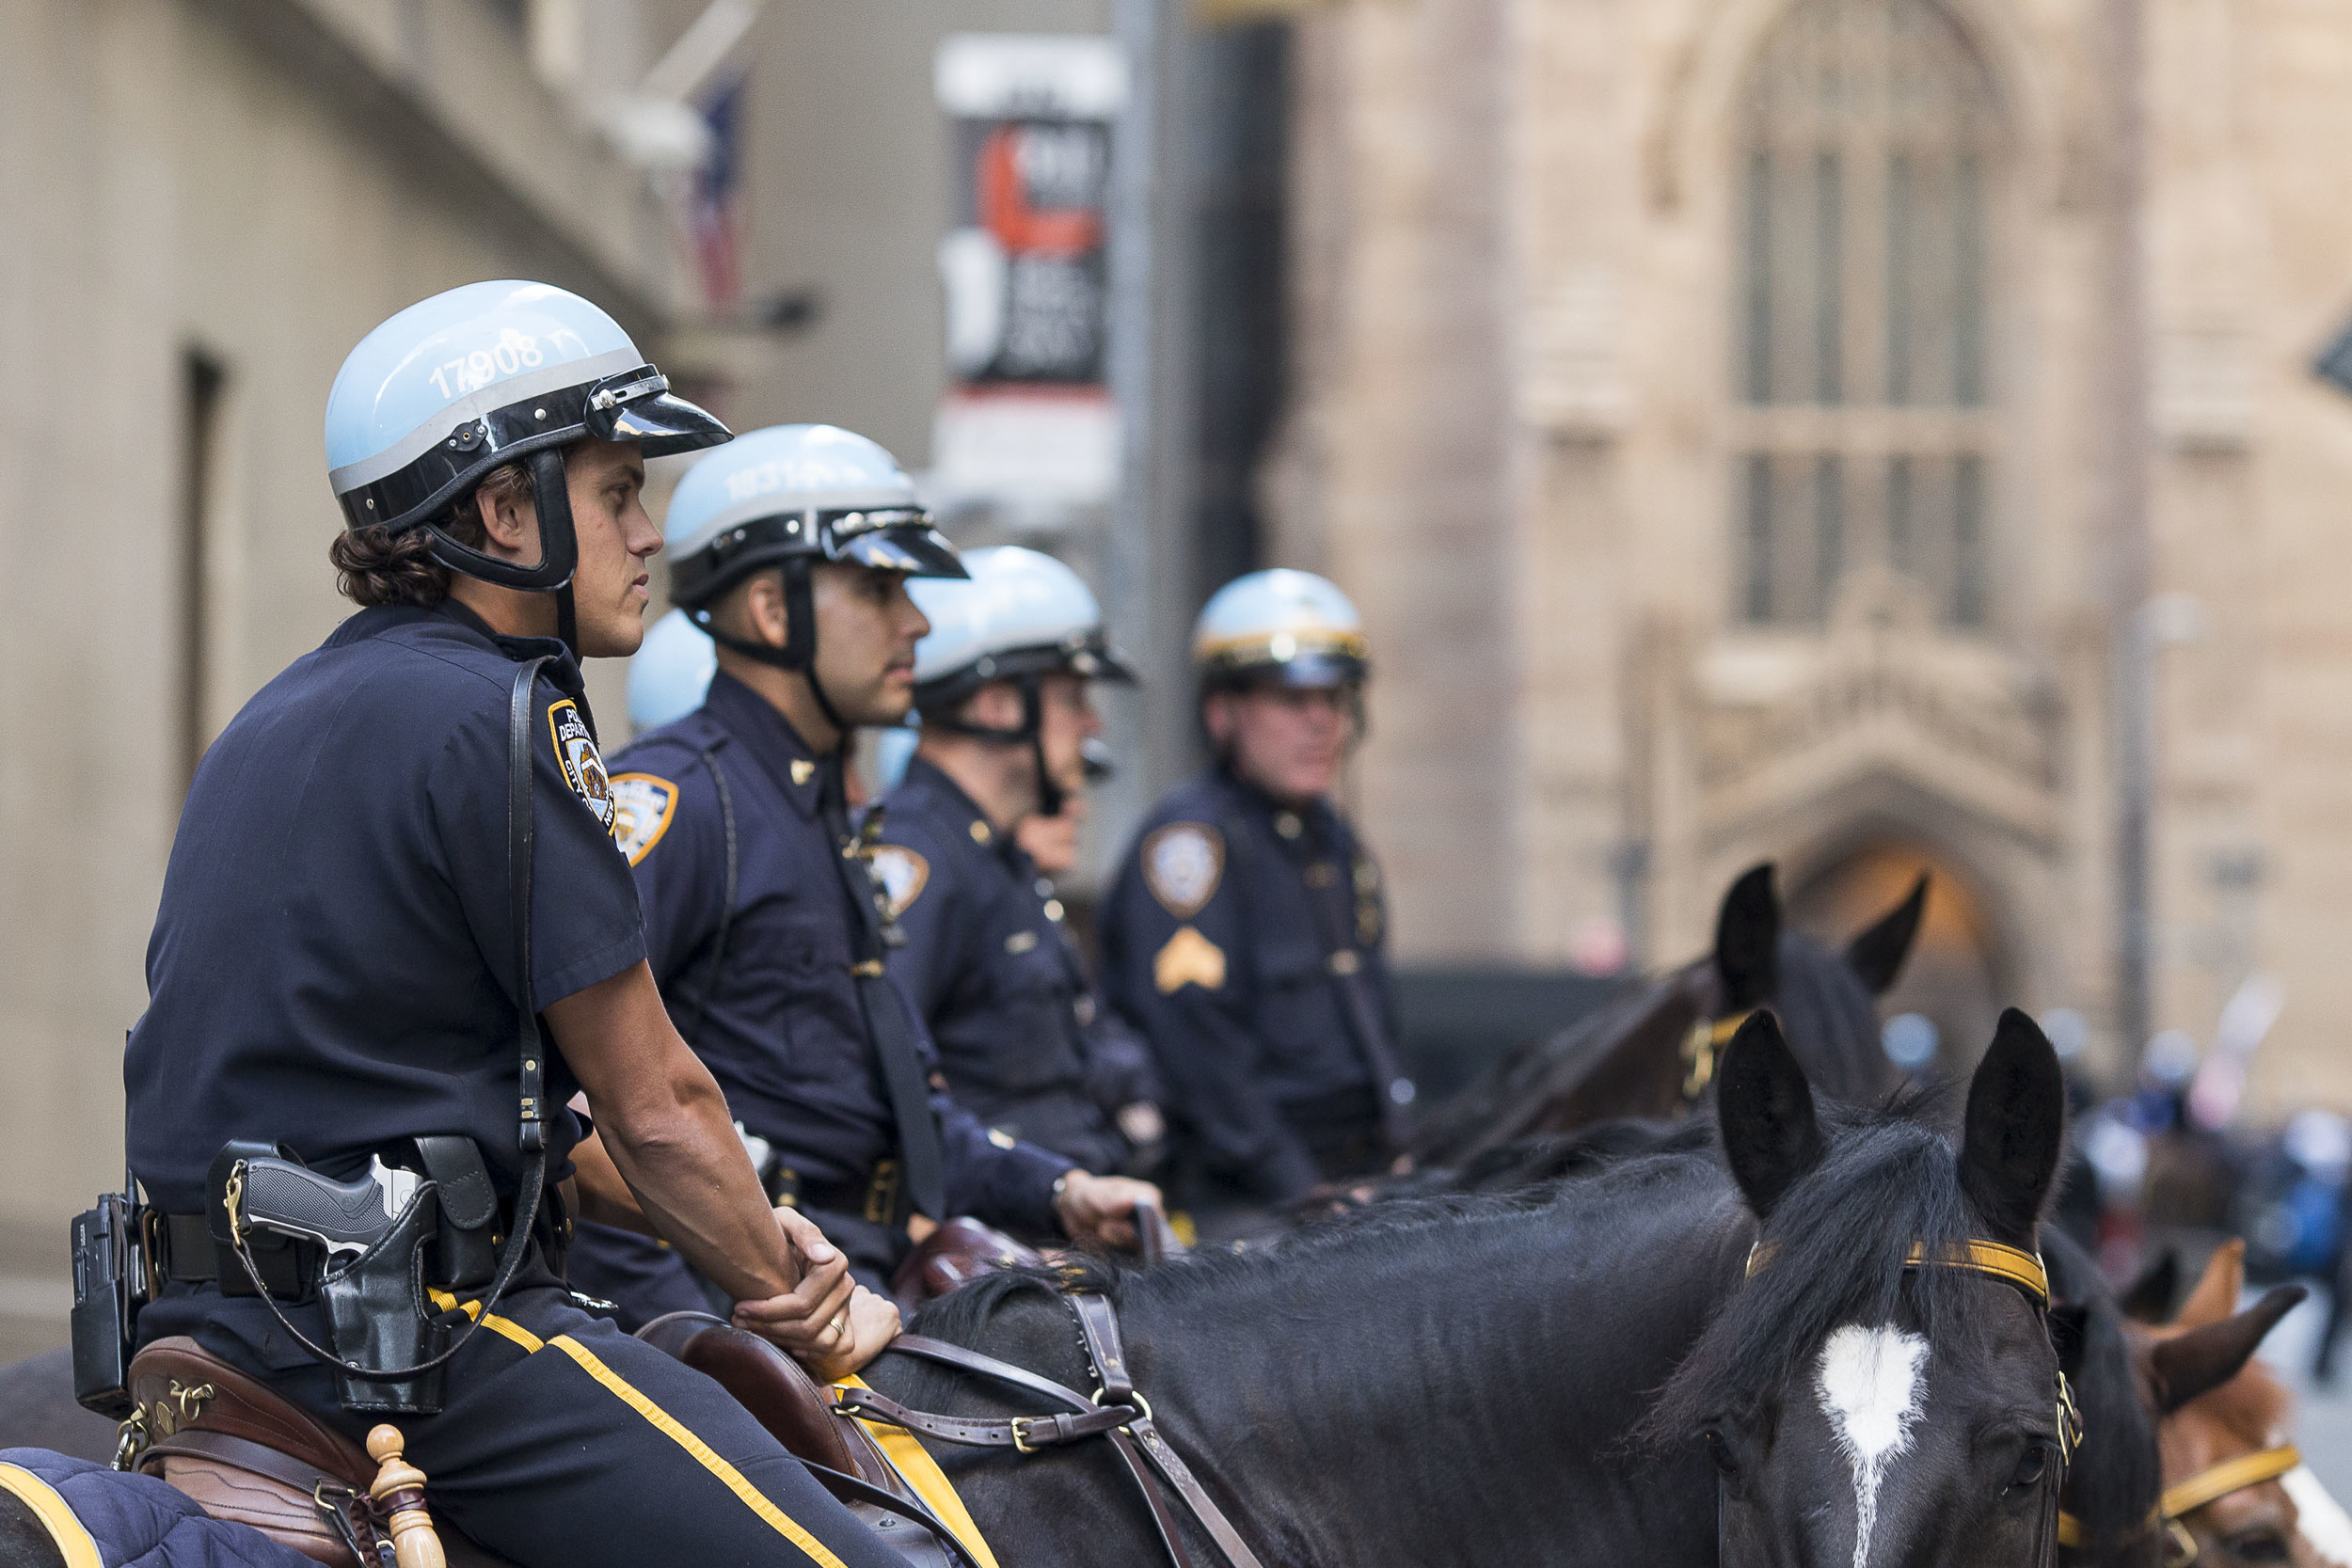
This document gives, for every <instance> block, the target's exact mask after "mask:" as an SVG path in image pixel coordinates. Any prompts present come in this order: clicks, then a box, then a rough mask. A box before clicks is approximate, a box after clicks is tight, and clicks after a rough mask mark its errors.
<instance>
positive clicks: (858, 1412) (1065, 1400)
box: [828, 1291, 1263, 1568]
mask: <svg viewBox="0 0 2352 1568" xmlns="http://www.w3.org/2000/svg"><path fill="white" fill-rule="evenodd" d="M1062 1301H1063V1303H1064V1304H1065V1305H1067V1306H1068V1307H1069V1308H1070V1310H1071V1312H1072V1314H1073V1316H1074V1317H1076V1319H1077V1320H1078V1337H1079V1339H1080V1340H1081V1342H1083V1343H1084V1345H1085V1346H1086V1353H1087V1360H1088V1363H1089V1369H1090V1370H1091V1371H1092V1373H1093V1376H1094V1385H1095V1386H1094V1392H1093V1393H1092V1394H1090V1395H1089V1394H1081V1393H1079V1392H1078V1391H1077V1390H1075V1389H1074V1388H1066V1387H1064V1386H1061V1385H1060V1384H1058V1383H1056V1382H1054V1381H1053V1380H1052V1379H1051V1378H1046V1377H1041V1376H1039V1375H1038V1374H1037V1373H1035V1372H1032V1371H1029V1370H1026V1369H1025V1368H1021V1367H1016V1366H1014V1365H1012V1364H1011V1363H1010V1362H1008V1361H999V1360H997V1359H996V1358H995V1357H994V1356H992V1355H983V1354H980V1353H979V1352H978V1351H976V1350H966V1349H965V1348H964V1347H963V1346H961V1345H951V1344H949V1343H947V1342H946V1340H943V1339H930V1338H924V1337H923V1336H921V1335H919V1334H901V1335H899V1336H898V1338H896V1339H894V1340H892V1341H891V1342H890V1345H889V1347H888V1350H887V1351H885V1352H884V1354H888V1353H889V1351H896V1352H898V1353H899V1354H905V1355H913V1356H916V1357H919V1358H920V1359H922V1360H925V1361H932V1362H937V1363H938V1364H939V1365H941V1366H944V1367H955V1368H958V1369H960V1370H963V1371H967V1372H973V1373H976V1374H977V1375H978V1376H981V1377H986V1378H992V1379H993V1380H994V1381H996V1382H998V1383H1006V1384H1010V1385H1011V1386H1014V1387H1016V1388H1025V1389H1027V1390H1028V1391H1029V1392H1031V1393H1033V1394H1039V1395H1042V1396H1043V1397H1044V1398H1046V1399H1049V1400H1052V1401H1054V1402H1056V1403H1057V1404H1063V1405H1067V1406H1068V1407H1069V1408H1068V1409H1067V1410H1066V1411H1057V1412H1055V1413H1053V1414H1051V1415H1043V1416H1013V1417H1009V1418H1006V1417H969V1416H942V1415H938V1414H936V1413H934V1412H931V1411H928V1410H910V1409H908V1408H907V1407H906V1406H905V1405H903V1404H900V1403H899V1402H898V1401H897V1400H894V1399H892V1398H891V1397H890V1396H889V1395H887V1394H882V1393H878V1392H876V1391H875V1390H873V1389H871V1388H859V1387H837V1388H834V1389H831V1390H829V1391H828V1394H829V1402H830V1403H831V1405H832V1408H833V1413H834V1415H836V1416H840V1417H843V1418H850V1419H855V1420H865V1421H882V1422H886V1423H888V1424H889V1425H891V1426H897V1427H903V1428H905V1429H906V1430H907V1431H909V1432H912V1433H919V1434H921V1435H923V1436H926V1437H935V1438H937V1439H939V1440H940V1441H941V1442H943V1443H957V1444H961V1445H963V1446H965V1447H967V1448H987V1449H1012V1450H1013V1451H1014V1452H1016V1453H1021V1454H1032V1453H1038V1452H1040V1451H1041V1450H1043V1449H1049V1448H1057V1447H1059V1446H1060V1445H1062V1444H1065V1443H1074V1442H1078V1441H1080V1440H1082V1439H1085V1438H1089V1437H1104V1438H1107V1439H1109V1441H1110V1444H1111V1446H1112V1447H1113V1448H1114V1449H1118V1450H1119V1457H1120V1459H1121V1460H1122V1461H1124V1462H1125V1464H1126V1466H1127V1473H1128V1474H1129V1475H1131V1476H1133V1477H1134V1478H1135V1482H1136V1490H1138V1491H1139V1492H1141V1493H1142V1494H1143V1500H1144V1502H1145V1503H1146V1504H1147V1505H1149V1507H1150V1508H1151V1510H1152V1526H1153V1527H1154V1528H1156V1529H1157V1530H1158V1531H1159V1536H1160V1544H1161V1545H1162V1546H1164V1547H1165V1548H1167V1551H1168V1560H1170V1561H1171V1562H1173V1563H1175V1564H1176V1568H1194V1562H1193V1559H1192V1556H1191V1554H1190V1553H1188V1552H1187V1551H1186V1550H1185V1549H1184V1537H1183V1532H1182V1528H1181V1526H1180V1525H1179V1522H1178V1520H1177V1518H1176V1516H1175V1514H1174V1513H1172V1512H1171V1511H1170V1510H1169V1508H1168V1497H1167V1496H1166V1493H1165V1492H1164V1491H1163V1488H1162V1486H1161V1485H1159V1484H1157V1483H1155V1482H1154V1481H1153V1473H1154V1472H1157V1475H1158V1478H1159V1481H1162V1482H1165V1483H1166V1491H1167V1492H1173V1493H1174V1494H1175V1496H1176V1497H1177V1498H1178V1500H1180V1501H1182V1502H1183V1503H1184V1506H1185V1507H1186V1508H1187V1509H1188V1510H1189V1511H1190V1512H1191V1514H1192V1517H1193V1520H1194V1522H1195V1523H1197V1524H1198V1525H1200V1528H1201V1529H1202V1530H1203V1531H1204V1532H1206V1533H1207V1535H1208V1537H1209V1539H1210V1540H1211V1541H1213V1542H1215V1543H1216V1548H1217V1551H1218V1552H1219V1553H1220V1554H1221V1555H1222V1556H1223V1558H1224V1560H1225V1561H1226V1562H1227V1563H1228V1564H1229V1565H1230V1568H1263V1565H1262V1564H1261V1563H1260V1562H1259V1561H1258V1558H1257V1554H1255V1553H1254V1552H1252V1551H1250V1549H1249V1547H1248V1544H1247V1543H1246V1542H1244V1541H1243V1540H1242V1538H1241V1535H1240V1532H1239V1531H1237V1530H1235V1529H1234V1528H1233V1526H1232V1521H1231V1520H1229V1519H1227V1518H1226V1517H1225V1513H1224V1511H1223V1510H1221V1509H1219V1508H1218V1507H1217V1506H1216V1501H1215V1500H1214V1499H1212V1498H1211V1497H1210V1496H1209V1495H1208V1493H1207V1492H1206V1491H1204V1490H1202V1488H1201V1485H1200V1481H1199V1480H1198V1479H1197V1478H1196V1477H1195V1476H1194V1475H1193V1473H1192V1471H1191V1469H1190V1467H1188V1466H1187V1465H1185V1464H1184V1460H1183V1459H1182V1458H1181V1457H1179V1456H1178V1454H1177V1452H1176V1450H1175V1449H1172V1448H1170V1447H1168V1439H1167V1438H1165V1437H1163V1436H1161V1435H1160V1430H1159V1428H1158V1427H1157V1426H1155V1425H1154V1424H1153V1423H1152V1405H1151V1403H1150V1402H1149V1401H1147V1400H1146V1399H1145V1398H1144V1397H1143V1395H1142V1394H1141V1393H1140V1392H1139V1391H1138V1390H1137V1389H1136V1386H1135V1382H1134V1380H1133V1378H1132V1377H1131V1376H1130V1375H1129V1373H1128V1370H1127V1355H1126V1351H1125V1350H1124V1348H1123V1347H1122V1346H1121V1344H1120V1337H1119V1316H1118V1314H1117V1313H1116V1312H1115V1311H1114V1310H1113V1309H1112V1307H1111V1304H1110V1298H1108V1297H1107V1296H1104V1295H1100V1294H1097V1293H1095V1292H1093V1291H1071V1292H1069V1293H1067V1294H1065V1295H1064V1296H1063V1297H1062ZM1147 1462H1148V1464H1149V1467H1148V1468H1147Z"/></svg>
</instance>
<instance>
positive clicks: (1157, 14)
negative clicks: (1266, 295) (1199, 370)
mask: <svg viewBox="0 0 2352 1568" xmlns="http://www.w3.org/2000/svg"><path fill="white" fill-rule="evenodd" d="M1113 28H1114V32H1115V36H1116V37H1117V38H1118V40H1119V42H1120V46H1121V48H1122V49H1123V50H1124V51H1125V53H1126V56H1127V72H1128V83H1129V87H1128V93H1127V108H1126V112H1125V114H1124V116H1123V117H1122V119H1120V123H1119V126H1118V132H1117V139H1116V142H1115V144H1114V147H1113V150H1112V154H1111V164H1112V171H1111V228H1110V256H1109V265H1110V335H1111V336H1110V385H1111V395H1112V397H1113V399H1114V400H1115V402H1116V404H1117V405H1118V408H1119V418H1120V444H1121V452H1120V487H1119V499H1118V501H1117V504H1116V505H1115V507H1114V508H1113V512H1112V516H1111V523H1110V531H1109V535H1108V537H1107V539H1106V540H1105V541H1104V551H1103V568H1102V579H1103V580H1102V582H1101V585H1100V586H1101V589H1102V594H1103V608H1104V617H1105V619H1106V621H1107V622H1108V624H1109V626H1110V627H1111V629H1112V631H1113V632H1114V634H1115V635H1116V636H1117V637H1118V638H1119V639H1120V641H1122V642H1123V643H1124V644H1125V645H1126V647H1127V649H1128V651H1129V652H1130V653H1131V654H1132V655H1133V656H1134V657H1135V659H1136V663H1137V665H1138V666H1139V667H1140V669H1141V672H1142V674H1143V679H1144V684H1143V687H1142V689H1140V690H1139V691H1137V692H1136V693H1134V694H1133V695H1131V696H1123V697H1114V698H1113V699H1112V701H1111V702H1110V703H1107V704H1106V705H1105V713H1104V738H1105V740H1107V741H1108V742H1109V744H1110V746H1111V748H1112V751H1113V753H1114V754H1115V755H1116V756H1117V758H1118V760H1119V772H1118V774H1117V776H1116V777H1114V778H1113V779H1111V780H1110V781H1109V782H1108V783H1107V784H1105V785H1104V787H1103V788H1102V789H1101V790H1099V791H1098V792H1097V794H1096V796H1095V811H1096V816H1095V817H1094V820H1093V821H1092V822H1091V823H1090V824H1089V832H1088V859H1089V867H1088V869H1089V873H1090V874H1091V878H1092V879H1094V880H1096V881H1097V883H1098V885H1099V883H1100V880H1101V879H1102V878H1103V877H1104V875H1105V873H1106V872H1107V871H1108V870H1109V869H1110V867H1111V866H1112V865H1113V864H1115V857H1116V856H1117V855H1118V853H1119V851H1120V849H1121V848H1122V847H1124V846H1125V844H1126V841H1127V838H1128V837H1129V835H1130V834H1131V832H1133V830H1134V827H1135V824H1136V821H1137V820H1138V819H1139V818H1140V817H1141V816H1143V814H1144V812H1145V811H1147V810H1149V809H1150V807H1151V804H1152V801H1153V800H1157V799H1158V798H1159V796H1160V794H1161V793H1162V792H1163V791H1165V790H1166V789H1167V787H1168V785H1169V784H1172V783H1173V782H1174V781H1175V779H1176V777H1177V776H1178V774H1179V773H1180V772H1182V771H1183V770H1184V768H1186V767H1187V766H1188V765H1189V764H1190V762H1191V759H1192V748H1193V741H1192V731H1193V721H1192V694H1191V680H1190V673H1189V669H1188V664H1187V658H1186V651H1185V645H1184V637H1185V632H1186V630H1187V626H1188V618H1189V616H1190V614H1191V612H1192V610H1193V606H1194V603H1195V585H1194V584H1193V583H1192V582H1191V580H1190V577H1191V573H1190V571H1189V569H1188V566H1189V562H1190V560H1191V555H1192V552H1191V551H1190V550H1189V549H1188V548H1187V547H1186V541H1187V540H1188V538H1189V536H1190V527H1189V525H1190V501H1189V497H1190V491H1191V486H1190V484H1189V483H1188V471H1189V470H1188V463H1187V459H1188V457H1189V454H1190V451H1191V447H1190V442H1189V430H1190V425H1189V422H1188V420H1186V418H1185V415H1184V408H1185V404H1186V399H1185V397H1184V387H1185V385H1186V383H1185V376H1186V374H1187V373H1188V371H1187V367H1188V363H1189V356H1188V355H1187V354H1186V353H1185V352H1184V348H1185V342H1184V333H1183V330H1182V327H1183V322H1184V309H1183V305H1184V286H1185V277H1186V275H1187V272H1188V268H1187V267H1186V265H1185V261H1186V258H1185V247H1184V243H1183V242H1184V236H1185V235H1186V234H1187V232H1188V230H1187V229H1186V227H1185V222H1184V219H1185V213H1186V201H1185V197H1186V191H1187V189H1188V185H1187V182H1186V181H1185V179H1184V141H1183V139H1182V137H1181V136H1180V135H1177V134H1176V133H1177V118H1178V117H1177V115H1176V112H1175V111H1176V109H1177V106H1178V104H1179V103H1180V102H1181V98H1182V86H1183V82H1184V75H1183V72H1184V60H1185V54H1184V5H1183V3H1182V0H1118V4H1117V8H1116V10H1115V12H1114V18H1113Z"/></svg>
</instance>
